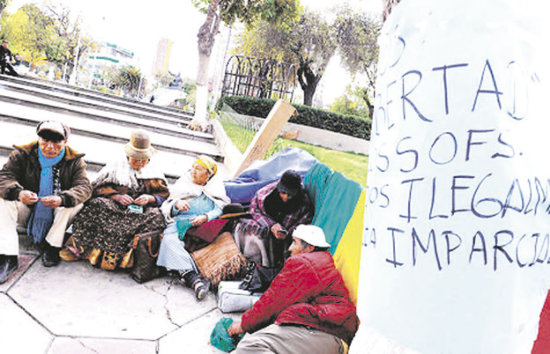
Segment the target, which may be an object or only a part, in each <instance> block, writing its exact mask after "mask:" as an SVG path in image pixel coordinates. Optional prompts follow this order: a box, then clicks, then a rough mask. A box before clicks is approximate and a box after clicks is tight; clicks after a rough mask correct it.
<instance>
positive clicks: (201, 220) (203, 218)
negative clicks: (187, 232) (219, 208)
mask: <svg viewBox="0 0 550 354" xmlns="http://www.w3.org/2000/svg"><path fill="white" fill-rule="evenodd" d="M207 221H208V216H206V215H198V216H195V217H194V218H193V219H191V225H193V226H199V225H202V224H204V223H205V222H207Z"/></svg>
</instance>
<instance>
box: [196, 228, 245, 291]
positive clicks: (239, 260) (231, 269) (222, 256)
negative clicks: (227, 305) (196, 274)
mask: <svg viewBox="0 0 550 354" xmlns="http://www.w3.org/2000/svg"><path fill="white" fill-rule="evenodd" d="M191 257H193V260H194V261H195V264H196V265H197V268H198V269H199V271H200V273H201V275H202V276H203V277H204V278H205V279H206V280H208V281H209V282H210V283H211V284H212V286H217V285H218V283H219V282H220V281H221V280H232V279H235V278H236V277H237V276H238V275H239V274H240V273H241V271H242V269H243V268H244V267H245V266H246V258H245V257H244V256H243V255H242V253H241V252H240V251H239V249H238V248H237V245H236V244H235V241H234V240H233V237H232V236H231V234H230V233H229V232H224V233H222V234H221V235H220V236H218V238H217V239H216V240H215V241H214V242H212V243H211V244H209V245H208V246H206V247H204V248H201V249H200V250H198V251H195V252H193V253H191Z"/></svg>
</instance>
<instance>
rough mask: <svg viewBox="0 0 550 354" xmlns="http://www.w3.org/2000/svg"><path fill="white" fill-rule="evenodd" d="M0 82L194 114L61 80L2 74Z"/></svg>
mask: <svg viewBox="0 0 550 354" xmlns="http://www.w3.org/2000/svg"><path fill="white" fill-rule="evenodd" d="M0 82H4V83H6V82H14V83H20V84H24V85H27V86H33V87H37V88H43V89H47V90H50V91H55V92H64V93H68V94H71V95H73V96H75V97H82V98H90V99H95V100H100V101H101V102H109V103H114V104H116V105H117V106H119V107H129V108H137V109H140V110H143V111H146V112H156V113H162V114H165V115H170V116H172V117H176V118H180V117H184V118H189V117H192V116H193V113H192V112H186V111H182V110H180V109H176V108H171V107H162V106H156V105H153V104H150V103H145V102H140V101H136V100H131V99H127V98H123V97H119V96H115V95H111V94H107V93H103V92H99V91H95V90H89V89H86V88H82V87H78V86H73V85H69V84H65V83H62V82H59V81H49V80H45V79H41V78H36V77H30V76H19V77H13V76H8V75H1V74H0Z"/></svg>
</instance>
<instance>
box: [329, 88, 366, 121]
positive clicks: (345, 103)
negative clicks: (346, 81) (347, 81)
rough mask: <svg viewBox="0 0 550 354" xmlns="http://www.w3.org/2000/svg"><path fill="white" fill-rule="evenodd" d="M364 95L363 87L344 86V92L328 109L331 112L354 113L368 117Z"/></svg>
mask: <svg viewBox="0 0 550 354" xmlns="http://www.w3.org/2000/svg"><path fill="white" fill-rule="evenodd" d="M365 95H366V92H365V89H364V88H361V87H353V88H352V87H351V85H348V86H347V87H346V93H345V94H344V95H342V96H340V97H337V98H336V99H335V100H334V102H333V103H332V105H331V106H330V110H331V111H332V112H336V113H341V114H347V115H354V116H359V117H364V118H368V117H369V107H368V106H367V104H366V103H365V100H364V97H365Z"/></svg>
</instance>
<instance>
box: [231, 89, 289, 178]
mask: <svg viewBox="0 0 550 354" xmlns="http://www.w3.org/2000/svg"><path fill="white" fill-rule="evenodd" d="M295 114H296V109H295V108H294V107H292V106H291V105H290V104H289V103H287V102H285V101H283V100H278V101H277V102H276V103H275V105H274V106H273V108H272V109H271V111H270V112H269V115H268V116H267V118H266V119H265V122H264V124H262V127H261V128H260V130H259V131H258V132H257V133H256V135H255V136H254V139H252V142H251V143H250V144H249V145H248V148H247V149H246V151H245V153H244V155H243V161H242V162H241V165H240V166H239V168H238V169H237V172H235V176H234V177H237V176H238V175H239V174H240V173H241V172H243V171H244V170H245V169H246V168H247V167H248V166H250V164H251V163H252V162H253V161H255V160H259V159H263V158H264V156H265V154H266V153H267V150H268V149H269V147H270V146H271V144H273V142H274V141H275V139H277V137H278V136H279V133H280V132H281V130H282V129H283V127H284V126H285V124H286V123H287V122H288V120H289V119H290V117H291V116H293V115H295Z"/></svg>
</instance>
